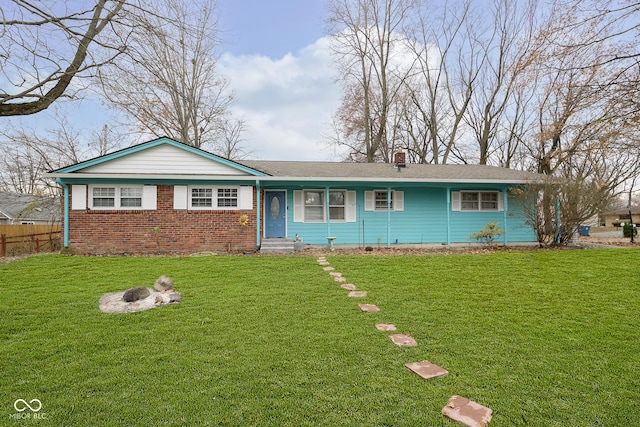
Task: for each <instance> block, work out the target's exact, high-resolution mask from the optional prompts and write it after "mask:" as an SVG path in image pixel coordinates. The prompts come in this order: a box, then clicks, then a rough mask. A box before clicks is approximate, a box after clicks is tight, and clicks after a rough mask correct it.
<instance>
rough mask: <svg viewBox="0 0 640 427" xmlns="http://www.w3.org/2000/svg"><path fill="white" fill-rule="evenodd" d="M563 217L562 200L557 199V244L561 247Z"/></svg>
mask: <svg viewBox="0 0 640 427" xmlns="http://www.w3.org/2000/svg"><path fill="white" fill-rule="evenodd" d="M561 221H562V216H561V215H560V198H559V197H556V230H555V234H556V239H555V240H556V244H557V245H559V244H560V241H561V240H562V233H561V231H562V223H561Z"/></svg>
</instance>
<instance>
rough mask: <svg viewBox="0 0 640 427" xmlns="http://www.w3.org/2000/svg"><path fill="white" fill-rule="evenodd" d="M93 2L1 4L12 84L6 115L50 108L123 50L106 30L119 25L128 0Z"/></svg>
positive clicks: (2, 51) (0, 99) (3, 69)
mask: <svg viewBox="0 0 640 427" xmlns="http://www.w3.org/2000/svg"><path fill="white" fill-rule="evenodd" d="M87 3H88V4H86V5H85V4H82V5H78V4H73V5H72V4H70V3H68V2H64V4H60V2H58V1H28V0H12V1H11V2H10V3H9V4H6V3H4V4H3V5H2V6H0V64H1V66H0V75H1V76H2V77H3V78H4V81H3V86H5V85H6V86H5V87H4V88H0V116H18V115H28V114H34V113H37V112H39V111H42V110H44V109H46V108H48V107H49V106H50V105H51V104H52V103H53V102H54V101H55V100H57V99H58V98H60V97H62V96H69V95H70V94H72V93H73V90H71V87H70V85H71V82H72V80H73V79H74V78H76V77H79V76H86V75H87V74H88V72H89V71H91V70H94V69H96V68H98V67H100V66H101V65H103V64H104V63H105V62H109V61H110V60H112V59H113V58H114V57H115V56H117V55H119V54H120V53H121V52H122V50H123V46H122V45H121V44H119V43H116V44H112V43H111V41H109V40H107V37H106V36H105V34H104V33H106V32H108V31H110V30H112V29H114V26H116V25H117V19H118V17H119V16H120V15H121V14H122V12H123V11H124V6H125V4H126V3H127V2H126V0H96V1H95V2H93V4H91V2H87ZM120 31H121V32H124V31H123V30H120ZM123 35H124V34H123ZM103 36H104V37H103ZM93 50H95V51H96V52H94V54H92V51H93ZM98 51H100V54H98V53H97V52H98Z"/></svg>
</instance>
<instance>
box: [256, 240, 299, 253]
mask: <svg viewBox="0 0 640 427" xmlns="http://www.w3.org/2000/svg"><path fill="white" fill-rule="evenodd" d="M293 251H294V245H293V239H287V238H269V239H263V240H262V245H261V246H260V252H263V253H269V252H293Z"/></svg>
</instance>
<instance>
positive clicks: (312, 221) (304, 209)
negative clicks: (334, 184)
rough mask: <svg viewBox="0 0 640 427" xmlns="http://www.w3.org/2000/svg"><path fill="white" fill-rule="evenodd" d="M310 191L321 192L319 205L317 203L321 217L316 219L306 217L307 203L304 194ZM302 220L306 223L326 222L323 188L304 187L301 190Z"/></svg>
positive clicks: (325, 203)
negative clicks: (320, 209)
mask: <svg viewBox="0 0 640 427" xmlns="http://www.w3.org/2000/svg"><path fill="white" fill-rule="evenodd" d="M332 191H333V190H332ZM311 192H313V193H321V194H322V197H321V201H320V205H319V206H320V207H321V208H322V219H316V220H307V219H306V217H307V215H306V211H307V204H306V203H305V200H306V197H305V196H304V195H305V193H311ZM314 206H315V205H314ZM302 222H305V223H307V224H323V223H326V222H327V195H326V194H325V189H324V188H306V189H304V190H302Z"/></svg>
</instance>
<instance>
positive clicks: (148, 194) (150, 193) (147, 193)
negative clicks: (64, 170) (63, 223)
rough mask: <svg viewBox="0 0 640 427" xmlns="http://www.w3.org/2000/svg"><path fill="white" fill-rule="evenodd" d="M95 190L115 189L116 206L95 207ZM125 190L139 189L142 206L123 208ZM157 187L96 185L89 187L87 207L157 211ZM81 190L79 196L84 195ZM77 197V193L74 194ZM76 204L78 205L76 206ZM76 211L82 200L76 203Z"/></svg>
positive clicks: (79, 189)
mask: <svg viewBox="0 0 640 427" xmlns="http://www.w3.org/2000/svg"><path fill="white" fill-rule="evenodd" d="M94 188H113V189H114V190H115V191H114V193H115V194H114V206H94V205H93V189H94ZM123 188H139V189H140V190H141V192H142V195H141V206H121V205H120V203H121V194H120V192H121V190H122V189H123ZM156 191H157V190H156V186H154V185H138V184H134V185H129V184H118V185H111V184H94V185H89V187H88V193H89V194H88V197H87V202H88V204H87V207H88V208H89V209H91V210H96V211H141V210H155V209H156V201H157V200H156V198H157V193H156ZM82 193H83V191H82V189H81V188H78V195H80V194H82ZM74 196H75V193H74ZM76 203H78V204H77V205H76ZM74 205H75V209H78V208H79V207H80V205H81V200H77V201H74Z"/></svg>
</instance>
